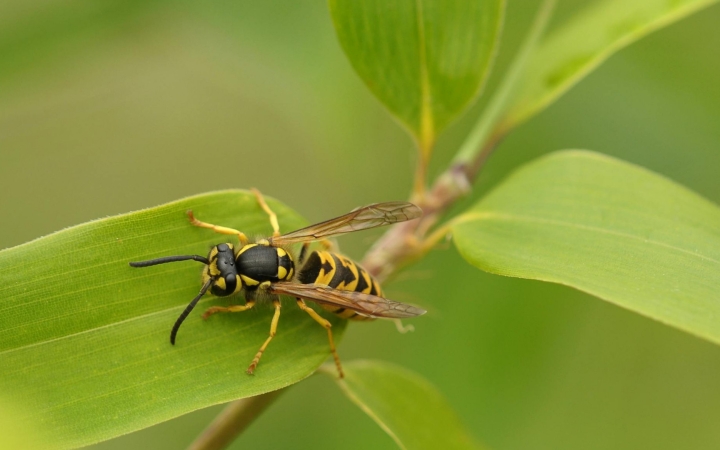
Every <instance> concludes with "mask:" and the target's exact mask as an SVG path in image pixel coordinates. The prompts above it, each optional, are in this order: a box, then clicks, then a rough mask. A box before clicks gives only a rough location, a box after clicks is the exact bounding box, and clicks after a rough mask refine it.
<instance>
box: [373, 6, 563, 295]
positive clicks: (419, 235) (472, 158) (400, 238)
mask: <svg viewBox="0 0 720 450" xmlns="http://www.w3.org/2000/svg"><path fill="white" fill-rule="evenodd" d="M554 6H555V0H545V1H544V2H543V4H542V5H541V6H540V9H539V10H538V13H537V15H536V16H535V20H534V21H533V24H532V27H531V28H530V31H529V32H528V35H527V37H526V38H525V41H524V42H523V44H522V46H521V48H520V51H519V52H518V54H517V55H516V57H515V59H514V60H513V62H512V64H511V65H510V68H509V70H508V71H507V74H506V76H505V77H504V78H503V81H502V83H501V84H500V86H499V87H498V89H497V90H496V91H495V94H494V95H493V97H492V99H491V100H490V102H489V103H488V106H487V108H486V109H485V111H484V113H483V114H482V116H481V117H480V119H479V120H478V121H477V123H476V125H475V126H474V127H473V129H472V131H471V132H470V133H469V135H468V137H467V138H466V139H465V142H464V143H463V145H462V146H461V147H460V149H459V151H458V152H457V154H456V155H455V158H454V159H453V161H452V163H451V165H450V167H449V168H448V169H447V170H446V171H445V172H444V173H442V174H441V175H440V176H439V177H438V178H437V180H436V181H435V184H434V185H433V186H432V188H430V190H429V191H427V192H426V193H425V195H421V196H418V195H417V178H418V177H417V176H416V185H415V189H414V195H413V197H412V201H414V202H415V203H416V204H417V205H418V206H419V207H420V208H421V209H422V210H423V217H422V218H420V219H419V220H415V221H412V222H404V223H402V224H399V225H396V226H395V227H393V228H391V229H390V230H388V231H387V232H386V233H385V234H384V235H383V236H382V238H380V240H378V241H377V242H376V243H375V245H373V247H372V248H371V249H370V250H369V251H368V253H367V254H366V255H365V258H364V259H363V261H362V265H363V266H364V267H365V269H366V270H368V272H370V274H372V275H373V276H374V277H376V278H377V279H378V281H380V282H382V281H384V280H385V279H387V278H388V277H389V276H390V275H392V274H393V273H394V272H395V271H396V270H397V269H398V268H399V267H401V266H403V265H405V264H407V263H408V262H410V261H412V260H414V259H417V258H419V257H420V256H422V255H423V254H424V253H426V252H427V251H429V249H430V247H431V245H428V244H431V243H433V242H436V241H437V240H438V239H440V238H441V237H442V236H438V234H437V233H435V234H433V235H432V239H431V240H430V242H427V239H426V235H427V233H428V231H429V230H430V229H431V228H433V227H434V226H435V224H437V222H438V221H439V220H440V218H441V217H442V215H443V214H444V213H445V212H446V211H447V210H448V208H450V207H451V206H452V205H453V204H454V203H455V202H456V201H457V200H458V199H460V198H461V197H463V196H465V195H466V194H467V193H468V192H470V190H471V189H472V183H473V182H474V181H475V179H476V178H477V176H478V174H479V173H480V171H481V170H482V168H483V167H484V166H485V163H486V162H487V160H488V158H489V156H490V154H491V153H492V151H493V150H494V149H495V148H496V147H497V145H498V144H499V143H500V141H501V140H502V139H503V138H504V137H505V135H506V134H507V133H508V132H509V131H510V130H511V129H512V128H514V125H515V124H513V123H508V122H507V121H506V120H504V118H501V117H502V115H503V114H504V113H505V112H506V108H507V104H508V102H509V100H510V99H511V97H512V95H513V94H514V92H515V91H516V87H517V82H518V80H519V79H520V75H521V74H522V73H523V70H524V69H525V66H526V63H527V60H528V58H529V57H530V55H531V54H532V52H533V50H534V48H535V45H536V44H537V42H538V41H539V39H540V37H541V36H542V35H543V33H544V31H545V27H546V26H547V23H548V21H549V20H550V17H551V13H552V10H553V8H554ZM442 230H443V231H447V232H450V229H449V227H443V228H442Z"/></svg>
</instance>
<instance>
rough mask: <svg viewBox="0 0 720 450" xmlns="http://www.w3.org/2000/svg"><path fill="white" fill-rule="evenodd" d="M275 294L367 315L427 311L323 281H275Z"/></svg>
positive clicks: (392, 316)
mask: <svg viewBox="0 0 720 450" xmlns="http://www.w3.org/2000/svg"><path fill="white" fill-rule="evenodd" d="M269 291H270V292H271V293H273V294H284V295H291V296H293V297H300V298H303V299H305V300H310V301H313V302H316V303H320V304H324V305H333V306H339V307H341V308H345V309H351V310H353V311H355V312H357V313H358V314H362V315H364V316H368V317H377V318H389V319H403V318H406V317H415V316H420V315H422V314H425V313H426V312H427V311H425V310H424V309H421V308H418V307H416V306H412V305H408V304H405V303H400V302H394V301H392V300H388V299H386V298H383V297H378V296H377V295H371V294H363V293H362V292H353V291H341V290H339V289H333V288H331V287H328V286H325V285H322V284H299V283H285V282H280V283H273V284H272V285H271V286H270V288H269Z"/></svg>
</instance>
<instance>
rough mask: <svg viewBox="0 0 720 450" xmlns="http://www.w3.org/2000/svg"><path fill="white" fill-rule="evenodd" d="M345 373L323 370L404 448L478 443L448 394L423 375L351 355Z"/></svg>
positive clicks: (472, 446)
mask: <svg viewBox="0 0 720 450" xmlns="http://www.w3.org/2000/svg"><path fill="white" fill-rule="evenodd" d="M343 368H344V370H345V379H344V380H342V379H339V378H337V377H335V376H334V374H333V370H334V367H330V366H329V365H328V366H323V368H322V369H321V371H322V372H323V373H327V374H328V375H330V376H331V377H332V378H333V379H335V381H336V382H337V383H338V386H339V387H340V389H341V390H342V391H343V393H344V394H345V395H346V396H347V397H348V398H349V399H350V401H352V402H353V403H355V404H356V405H357V406H358V407H360V409H362V410H363V411H364V412H365V413H366V414H367V415H368V416H370V418H371V419H372V420H374V421H375V422H376V423H377V424H378V425H379V426H380V428H382V429H383V430H384V431H385V432H386V433H387V434H388V435H390V437H391V438H392V439H393V440H394V441H395V443H396V444H397V445H398V447H400V448H402V449H409V450H413V449H433V450H434V449H439V448H442V449H478V448H481V447H480V446H479V445H478V444H477V443H476V442H475V440H474V439H473V437H472V436H471V435H470V434H469V433H468V432H467V430H466V429H465V427H464V426H463V425H462V424H461V423H460V419H459V418H458V417H457V414H455V411H453V409H452V407H451V406H450V405H449V404H448V402H447V400H445V398H444V397H443V396H442V394H440V392H438V390H437V389H436V388H435V387H434V386H433V385H432V384H430V382H429V381H427V380H426V379H424V378H422V377H421V376H419V375H417V374H415V373H413V372H410V371H409V370H407V369H403V368H402V367H399V366H396V365H394V364H388V363H385V362H380V361H352V362H350V363H349V364H345V365H344V366H343Z"/></svg>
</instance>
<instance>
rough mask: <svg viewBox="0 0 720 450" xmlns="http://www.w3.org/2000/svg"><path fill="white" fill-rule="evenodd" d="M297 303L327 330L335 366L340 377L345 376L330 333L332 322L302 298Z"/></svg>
mask: <svg viewBox="0 0 720 450" xmlns="http://www.w3.org/2000/svg"><path fill="white" fill-rule="evenodd" d="M297 305H298V306H299V307H300V309H302V310H303V311H305V312H306V313H308V314H310V317H312V318H313V319H315V322H317V323H319V324H320V325H322V326H323V327H324V328H325V329H326V330H327V332H328V341H329V342H330V351H331V352H332V355H333V359H335V367H337V371H338V375H340V378H345V374H344V373H343V370H342V365H341V364H340V357H339V356H338V354H337V350H336V349H335V340H334V339H333V335H332V324H331V323H330V322H328V321H327V320H325V319H323V318H322V317H320V314H318V313H316V312H315V310H314V309H312V308H311V307H309V306H308V305H307V304H306V303H305V302H304V301H303V300H302V299H300V298H298V299H297Z"/></svg>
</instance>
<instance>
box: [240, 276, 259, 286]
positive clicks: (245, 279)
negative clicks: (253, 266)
mask: <svg viewBox="0 0 720 450" xmlns="http://www.w3.org/2000/svg"><path fill="white" fill-rule="evenodd" d="M240 278H242V280H243V283H245V285H246V286H257V285H258V284H260V282H259V281H257V280H253V279H252V278H250V277H248V276H246V275H240Z"/></svg>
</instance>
